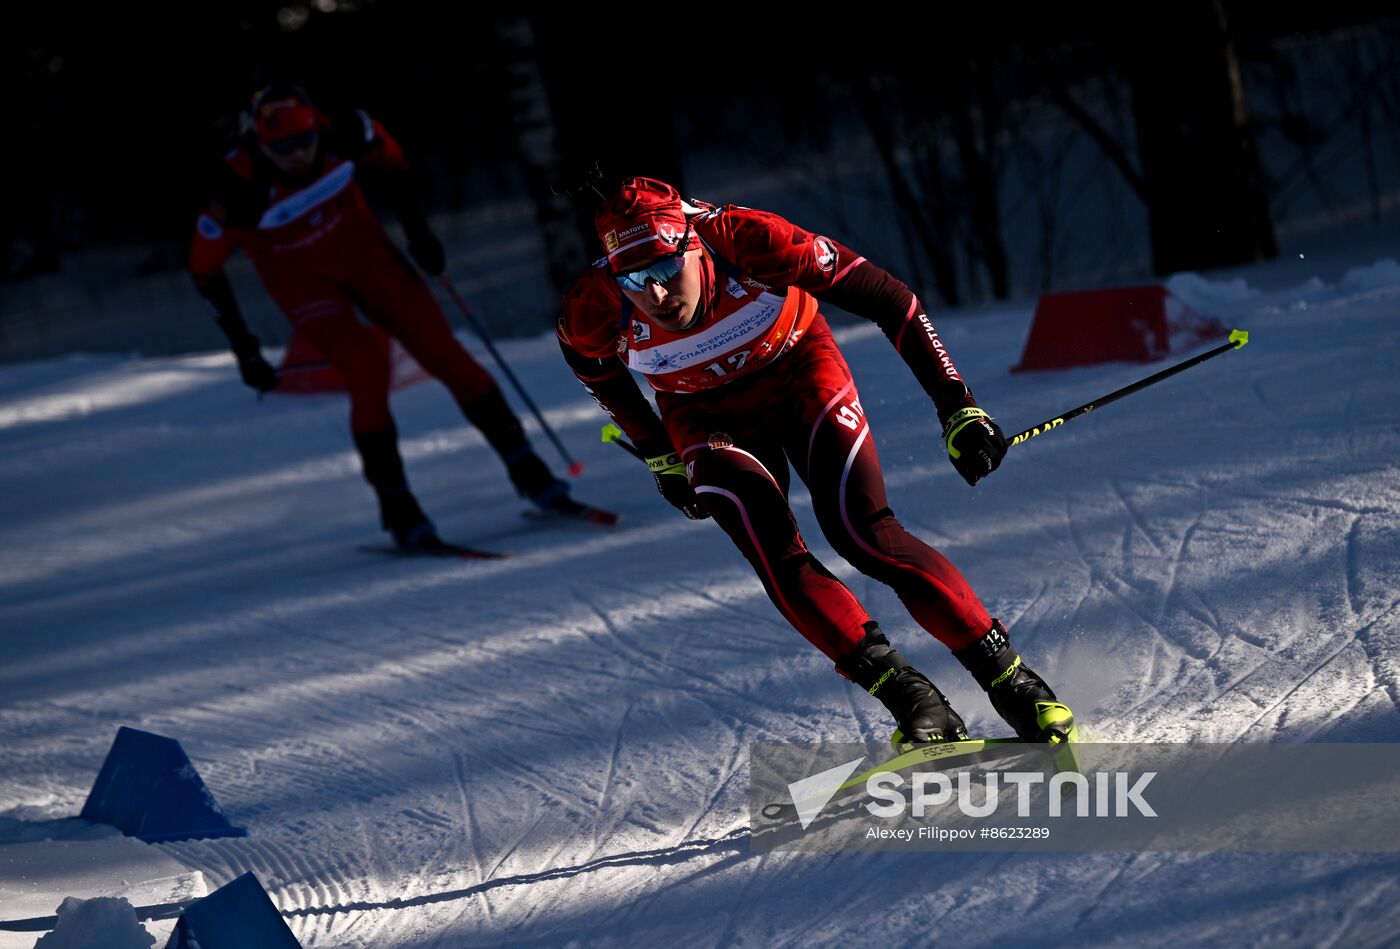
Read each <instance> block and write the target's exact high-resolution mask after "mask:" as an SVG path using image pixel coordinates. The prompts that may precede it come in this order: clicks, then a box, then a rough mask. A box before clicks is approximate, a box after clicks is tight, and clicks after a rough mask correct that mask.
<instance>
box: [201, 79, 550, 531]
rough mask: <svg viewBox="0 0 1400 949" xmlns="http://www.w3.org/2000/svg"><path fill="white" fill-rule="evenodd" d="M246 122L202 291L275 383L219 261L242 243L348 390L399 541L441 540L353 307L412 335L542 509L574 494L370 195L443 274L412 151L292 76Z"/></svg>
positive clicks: (256, 373)
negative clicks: (536, 446) (324, 104)
mask: <svg viewBox="0 0 1400 949" xmlns="http://www.w3.org/2000/svg"><path fill="white" fill-rule="evenodd" d="M249 116H250V125H251V128H250V129H249V131H248V132H247V133H246V134H244V135H243V137H242V140H241V141H240V143H239V144H238V146H237V147H236V148H234V149H233V151H231V152H230V153H229V154H228V155H227V156H226V158H225V160H224V162H223V165H222V166H221V168H220V174H219V177H218V179H217V181H216V183H215V187H214V199H213V200H212V201H211V202H210V203H209V205H208V207H206V208H205V210H204V212H203V213H202V214H200V216H199V218H198V220H197V222H196V226H195V237H194V243H193V245H192V246H191V248H190V270H191V273H192V274H193V276H194V281H195V285H196V287H197V288H198V289H199V292H200V293H201V294H202V295H203V296H204V297H205V299H206V300H207V301H208V302H209V303H210V305H211V306H213V308H214V310H215V311H216V313H217V314H218V324H219V326H220V328H221V329H222V330H223V331H224V333H225V335H227V336H228V338H229V343H230V344H231V346H232V348H233V351H234V354H235V355H236V356H237V358H238V365H239V371H240V373H241V374H242V376H243V379H244V381H245V382H247V383H248V384H249V385H251V386H253V387H254V388H257V389H258V390H260V391H264V390H268V389H274V388H276V387H277V385H278V381H279V377H278V374H277V373H276V372H275V371H274V370H273V369H272V367H271V366H269V365H268V364H267V362H266V361H265V360H264V359H263V357H262V353H261V349H260V346H259V343H258V340H257V338H256V337H255V336H253V335H252V334H251V333H250V332H249V331H248V328H247V326H246V324H245V323H244V321H243V318H242V316H241V314H240V313H239V311H238V305H237V302H236V301H235V299H234V296H233V291H232V287H231V285H230V283H229V280H228V277H227V276H226V275H225V274H224V272H223V266H224V263H225V262H226V261H227V260H228V258H229V255H230V254H232V253H233V251H234V250H235V249H236V248H238V247H242V248H243V250H244V251H245V252H246V253H247V254H248V256H249V257H250V258H251V259H252V261H253V264H254V266H256V267H257V270H258V274H259V276H260V277H262V281H263V284H264V286H266V288H267V291H268V293H269V294H271V296H272V298H273V299H274V300H275V301H276V302H277V304H278V306H279V307H281V309H282V311H283V313H285V314H286V316H287V318H288V319H289V320H290V321H291V322H292V324H293V326H295V328H296V332H297V334H298V335H299V336H301V337H302V338H304V339H306V340H308V341H310V343H311V344H312V345H313V346H314V347H315V348H316V349H318V350H320V351H321V352H322V353H324V354H325V356H326V358H327V359H329V360H330V362H331V364H332V365H334V366H335V367H336V368H337V369H339V370H340V372H341V374H342V375H343V376H344V377H345V381H346V384H347V386H348V388H349V391H350V429H351V433H352V436H353V439H354V442H355V448H356V450H357V451H358V452H359V454H360V459H361V462H362V465H363V468H364V474H365V479H366V480H367V481H368V482H369V483H370V485H371V486H372V487H373V488H374V490H375V493H376V495H377V496H378V498H379V505H380V522H381V524H382V526H383V527H384V528H385V529H386V530H388V531H389V532H390V533H391V534H392V535H393V536H394V539H395V541H396V542H397V543H398V544H399V545H400V546H401V547H427V546H431V545H433V544H436V543H438V541H437V535H436V531H435V529H434V527H433V525H432V522H431V521H429V520H428V518H427V516H426V515H425V514H424V513H423V511H422V509H421V508H420V507H419V505H418V502H417V500H416V499H415V498H414V497H413V494H412V493H411V492H410V490H409V488H408V481H407V478H406V476H405V474H404V469H403V460H402V458H401V457H400V454H399V449H398V432H397V428H396V426H395V425H394V420H393V416H392V415H390V412H389V387H390V381H391V379H390V375H391V365H390V362H389V359H388V356H387V354H386V353H385V351H384V350H383V349H382V348H381V346H380V345H379V342H378V340H377V339H376V336H375V334H374V332H373V331H372V330H371V329H370V328H369V327H367V326H365V325H364V324H363V323H361V322H360V321H359V320H358V319H357V318H356V315H355V311H356V309H358V310H359V311H360V312H362V313H363V314H364V315H365V317H366V318H367V319H369V320H370V321H371V322H372V323H374V324H375V325H377V326H378V327H380V328H382V329H383V330H385V331H387V332H388V333H389V334H391V335H392V336H393V337H395V338H396V339H398V340H399V342H400V343H402V344H403V346H404V348H405V349H406V350H408V352H409V353H410V354H411V355H412V356H413V358H414V359H416V360H417V361H418V364H419V365H420V366H422V367H423V368H424V369H426V370H427V371H428V372H429V373H431V374H432V375H434V376H436V377H437V378H438V379H439V380H440V381H441V382H442V383H443V384H444V385H445V386H447V389H448V391H450V392H451V393H452V396H453V398H454V399H455V400H456V401H457V404H458V405H459V406H460V407H461V410H462V414H463V415H465V416H466V417H467V419H468V420H469V421H471V422H472V423H473V424H474V425H476V427H477V428H479V429H480V430H481V432H482V434H483V435H484V436H485V437H486V440H487V441H488V442H489V443H490V445H491V447H492V448H493V449H495V451H496V453H497V454H498V455H500V457H501V460H502V462H503V463H504V464H505V466H506V471H507V474H508V476H509V477H510V480H511V482H512V484H513V485H514V486H515V488H516V490H517V491H518V492H519V493H520V494H521V495H523V496H525V497H528V498H529V499H530V500H532V501H533V502H534V503H535V504H537V505H539V506H541V507H546V508H548V507H555V506H559V505H564V504H567V503H569V499H568V497H567V494H568V488H567V486H566V485H565V484H564V482H562V481H560V480H558V479H557V478H555V477H554V476H553V475H552V474H551V473H550V471H549V469H548V467H547V466H546V465H545V464H544V462H543V461H542V460H540V458H539V456H538V455H536V454H535V453H534V452H533V451H532V450H531V448H530V444H529V442H528V440H527V439H526V437H525V432H524V430H523V429H522V427H521V425H520V421H519V419H518V418H516V416H515V413H514V412H512V411H511V410H510V407H509V406H508V405H507V404H506V401H505V399H504V397H503V396H502V395H501V392H500V389H499V388H498V387H497V386H496V383H495V381H494V380H493V379H492V378H491V376H490V375H488V374H487V372H486V371H485V370H484V369H482V368H481V366H480V365H478V364H477V362H476V360H474V359H473V358H472V357H471V356H470V355H469V354H468V353H467V351H466V350H465V349H464V348H463V347H462V345H461V343H459V342H457V339H456V337H454V336H453V335H452V331H451V329H450V328H449V327H448V324H447V319H446V317H444V316H443V313H442V310H441V309H440V308H439V307H438V305H437V301H436V300H434V299H433V294H432V292H431V291H430V290H429V289H428V285H427V284H426V283H425V282H424V281H423V278H422V277H420V276H419V275H418V272H417V271H416V270H415V269H414V268H413V265H412V264H411V263H409V261H408V259H407V258H406V257H405V256H404V255H403V253H402V252H400V251H399V249H398V248H397V247H396V246H395V245H394V244H393V242H392V241H390V239H389V235H388V234H387V233H385V230H384V228H383V226H382V225H381V224H380V223H379V219H378V218H377V217H376V216H375V214H374V213H373V212H372V211H371V210H370V208H369V206H368V205H367V204H366V203H365V197H364V195H363V193H362V192H361V190H360V183H359V180H358V178H359V176H360V175H361V174H362V173H364V174H367V175H369V176H371V177H372V178H373V179H375V180H376V181H377V182H378V183H379V184H380V186H381V187H382V188H383V190H384V192H385V194H386V196H387V197H388V199H389V201H390V203H391V204H392V206H393V208H394V211H395V213H396V215H397V216H398V218H399V221H400V223H401V224H402V225H403V228H404V234H405V236H406V237H407V239H408V249H409V252H410V253H411V254H412V255H413V258H414V260H415V261H416V262H417V263H418V265H419V266H420V267H422V268H423V269H424V270H425V271H427V272H428V273H430V274H434V275H438V274H441V273H442V272H443V268H444V266H445V259H444V255H443V248H442V244H441V243H440V242H439V241H438V239H437V238H436V237H435V236H434V235H433V234H432V232H431V230H430V229H429V227H428V222H427V218H426V216H425V214H424V210H423V204H422V201H421V200H420V198H419V195H418V194H417V189H416V187H415V185H414V182H413V179H412V177H411V176H410V175H409V174H408V171H407V165H406V163H405V161H404V156H403V151H402V149H400V148H399V145H398V143H397V142H395V141H394V139H393V138H392V137H390V135H389V133H388V132H386V131H385V130H384V127H383V126H382V125H380V124H379V122H378V121H376V120H375V119H373V118H371V117H370V116H369V115H367V114H365V113H364V112H359V111H355V112H349V113H345V114H342V115H339V116H338V117H334V118H333V117H331V116H328V115H326V114H325V113H323V112H321V111H320V110H319V109H317V108H316V107H315V106H314V105H313V104H312V103H311V101H310V99H309V97H308V96H307V95H306V93H305V92H304V91H303V90H301V89H299V88H297V87H294V86H284V85H273V86H269V87H267V88H265V89H263V90H261V91H259V92H258V93H257V95H255V96H254V98H253V102H252V105H251V106H250V110H249Z"/></svg>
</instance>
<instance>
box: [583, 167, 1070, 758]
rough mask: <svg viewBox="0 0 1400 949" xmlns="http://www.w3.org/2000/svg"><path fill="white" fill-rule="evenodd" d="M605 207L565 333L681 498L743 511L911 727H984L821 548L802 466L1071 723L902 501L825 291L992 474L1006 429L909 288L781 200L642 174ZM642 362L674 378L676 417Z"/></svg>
mask: <svg viewBox="0 0 1400 949" xmlns="http://www.w3.org/2000/svg"><path fill="white" fill-rule="evenodd" d="M595 223H596V225H597V230H598V236H599V238H600V239H601V241H602V243H603V246H604V248H605V249H606V251H607V257H606V258H604V259H602V260H600V261H598V263H597V264H595V265H594V267H593V269H592V270H591V271H590V272H588V273H587V274H585V275H584V276H583V277H581V278H580V279H579V280H578V281H577V282H576V283H575V284H574V286H573V288H572V289H571V290H570V292H569V294H568V295H567V297H566V298H565V301H564V306H563V311H562V314H561V316H560V318H559V326H558V335H559V340H560V343H561V345H562V348H563V351H564V356H565V359H566V360H567V361H568V363H569V366H570V367H571V368H572V369H573V371H574V373H575V374H576V375H577V376H578V378H579V379H580V380H581V381H582V382H583V384H584V386H585V387H586V388H587V389H588V391H589V392H590V393H591V394H592V395H593V396H594V398H595V399H597V401H598V402H599V404H600V405H601V406H602V407H603V409H604V410H605V411H606V412H607V413H608V414H609V415H610V416H611V417H612V418H613V420H614V421H615V422H616V423H617V425H618V426H620V427H621V428H622V429H623V430H624V431H625V432H626V433H627V435H628V436H629V437H630V438H631V439H632V442H633V444H634V445H635V446H636V447H637V448H638V449H639V450H640V454H642V455H643V456H644V457H645V458H646V459H647V465H648V467H649V469H650V470H651V472H652V474H653V475H654V476H655V477H656V481H657V486H658V488H659V490H660V491H661V494H662V495H663V496H664V497H665V498H666V500H667V501H669V502H670V503H671V504H672V505H674V506H675V507H677V508H679V509H680V510H681V511H683V512H684V513H685V514H686V515H687V516H689V517H691V518H702V517H706V516H710V517H713V518H714V519H715V520H716V521H717V522H718V523H719V525H720V526H721V527H723V528H724V530H725V532H726V533H727V534H728V535H729V537H730V539H731V540H733V541H734V543H735V545H736V546H737V547H738V548H739V550H740V551H741V552H742V553H743V555H744V556H745V558H747V559H748V561H749V563H750V564H752V565H753V568H754V570H755V571H756V572H757V573H758V577H759V579H760V580H761V581H762V583H763V586H764V589H765V590H766V591H767V592H768V596H769V598H770V599H771V600H772V601H773V605H774V606H776V607H777V608H778V610H779V612H781V613H782V614H783V616H784V617H786V618H787V620H788V621H789V622H790V623H791V624H792V625H793V626H794V627H796V628H797V630H798V632H800V633H801V634H802V635H803V636H805V637H806V638H807V639H808V640H809V641H810V642H811V643H812V644H813V645H814V646H816V647H817V648H818V649H820V650H821V651H822V652H823V653H825V654H826V655H827V657H828V658H830V659H831V660H832V661H833V662H834V663H835V664H836V669H837V671H838V672H840V673H841V674H842V675H844V676H845V677H846V678H848V679H851V680H852V681H854V682H856V683H857V684H858V685H860V687H861V688H863V689H866V690H867V691H869V692H870V693H871V694H872V695H874V696H875V697H876V698H877V699H879V700H880V701H881V702H882V703H884V705H885V706H886V708H888V709H889V711H890V713H891V714H892V715H893V717H894V719H895V722H896V724H897V726H898V731H897V732H896V733H895V739H894V740H895V742H896V743H897V744H898V743H900V742H901V741H904V742H914V743H922V742H936V741H952V740H958V739H963V738H966V737H967V733H966V730H965V728H964V725H963V721H962V719H961V718H960V717H959V716H958V714H957V713H956V712H954V711H953V709H952V708H950V707H949V705H948V702H947V699H946V698H945V697H944V696H943V694H942V693H941V692H940V691H939V690H938V689H937V688H936V687H935V686H934V685H933V684H932V683H931V682H930V681H929V680H928V679H927V678H926V677H925V676H923V675H922V674H921V673H919V672H918V671H917V670H916V669H914V667H913V666H911V665H910V664H909V663H908V662H907V661H906V660H905V659H904V658H903V657H902V656H901V655H900V654H899V653H898V652H897V651H896V650H895V649H893V648H891V646H890V644H889V641H888V640H887V639H886V638H885V636H884V634H883V633H881V631H880V628H879V626H878V625H877V624H876V623H875V622H874V621H872V620H871V618H870V616H869V615H868V614H867V613H866V611H865V609H864V608H863V607H862V606H861V604H860V603H859V602H858V601H857V600H856V598H855V596H854V595H852V593H851V591H850V590H848V589H847V588H846V587H845V586H844V585H843V584H842V583H841V582H840V581H839V580H837V579H836V577H835V576H833V575H832V574H831V572H830V571H829V570H827V569H826V567H824V566H823V565H822V564H821V563H820V562H818V560H817V559H816V558H815V557H814V556H813V555H812V554H811V552H810V551H809V550H808V549H807V546H806V544H805V543H804V542H803V539H802V535H801V533H800V532H799V531H798V527H797V522H796V521H795V520H794V518H793V514H792V510H791V508H790V507H789V506H788V501H787V492H788V483H789V475H788V466H789V465H791V467H792V468H793V469H794V470H795V471H796V472H797V476H798V477H799V478H801V479H802V480H803V482H805V483H806V485H807V487H808V489H809V490H810V491H811V495H812V506H813V509H814V511H815V513H816V516H817V521H818V523H819V524H820V525H821V529H822V532H823V533H824V534H825V535H826V538H827V540H828V541H829V542H830V543H831V545H832V547H833V548H835V550H836V551H837V552H838V553H840V555H841V556H842V557H844V558H845V559H846V560H848V561H849V562H850V563H851V564H852V565H854V566H855V567H857V568H858V569H859V570H860V571H861V572H862V573H864V574H866V575H867V576H870V577H874V578H875V579H878V580H880V581H881V582H883V583H886V584H888V585H889V586H890V587H892V588H893V589H894V591H895V592H896V593H897V594H898V595H899V597H900V600H901V601H902V602H903V603H904V605H905V607H906V608H907V609H908V610H909V612H910V614H911V615H912V616H913V617H914V619H915V620H916V621H917V622H918V623H919V625H920V626H922V627H923V628H924V629H926V630H927V631H928V632H929V633H930V634H932V635H933V636H934V637H935V638H937V639H938V640H939V641H940V642H942V643H943V644H944V645H945V646H947V647H948V648H949V649H951V650H952V651H953V655H954V656H956V657H957V658H958V660H959V661H960V662H961V663H962V664H963V665H964V666H965V667H966V668H967V670H968V671H969V672H970V673H971V674H972V675H973V677H974V678H975V679H976V680H977V682H978V683H979V684H980V685H981V686H982V688H983V689H984V690H986V691H987V693H988V696H989V698H990V700H991V704H992V706H993V708H995V709H996V711H997V712H998V714H1000V715H1001V717H1002V718H1004V719H1005V720H1006V721H1007V722H1008V723H1009V724H1010V725H1011V727H1012V728H1014V729H1015V731H1016V734H1017V735H1018V736H1019V737H1020V738H1022V739H1023V740H1028V741H1052V742H1058V741H1064V740H1067V738H1068V736H1069V732H1070V729H1071V727H1072V725H1073V715H1072V714H1071V712H1070V710H1069V709H1068V708H1067V707H1066V706H1064V705H1063V704H1061V703H1060V702H1059V701H1057V700H1056V698H1055V694H1054V693H1053V692H1052V691H1051V689H1050V687H1049V686H1047V685H1046V684H1045V682H1044V680H1042V679H1041V678H1040V677H1039V676H1038V675H1036V674H1035V673H1034V672H1032V671H1031V670H1030V668H1028V667H1027V666H1026V664H1025V663H1024V662H1022V660H1021V657H1020V655H1019V654H1018V653H1017V652H1016V650H1015V649H1014V648H1013V647H1012V645H1011V643H1010V641H1009V639H1008V638H1007V633H1006V630H1005V628H1003V626H1002V624H1001V623H1000V622H998V621H997V620H995V619H993V618H991V617H990V616H989V615H988V614H987V610H986V608H985V607H983V605H982V602H981V601H980V600H979V599H978V598H977V595H976V594H975V593H974V592H973V591H972V589H971V588H970V587H969V586H968V584H967V581H966V580H964V579H963V577H962V575H961V574H960V573H958V571H957V570H956V569H955V568H954V567H953V565H952V564H951V563H949V562H948V561H947V560H946V559H945V558H944V557H943V556H942V555H941V554H939V553H938V552H937V551H935V550H933V549H932V548H931V547H929V546H928V545H927V544H925V543H923V542H922V541H921V540H919V539H918V538H917V537H915V536H913V535H912V534H910V533H909V532H908V531H906V530H905V529H904V527H903V526H901V524H900V523H899V521H898V520H897V519H896V518H895V516H894V512H893V511H891V510H890V506H889V502H888V501H887V499H886V496H885V485H884V476H883V474H882V472H881V470H880V462H879V459H878V457H877V456H876V453H875V442H874V440H873V438H872V437H871V433H870V424H869V422H868V421H867V419H866V417H865V412H864V410H863V409H862V407H861V403H860V396H859V394H858V393H857V392H856V387H855V383H854V382H853V381H852V379H851V373H850V370H849V369H848V368H847V367H846V362H845V360H844V359H843V358H842V356H841V353H840V351H839V350H838V349H837V347H836V343H835V341H834V339H833V338H832V335H831V332H830V331H829V330H828V328H827V324H826V320H825V319H824V318H823V316H822V314H821V313H820V312H819V310H818V301H821V302H824V303H831V304H834V305H836V306H839V307H841V308H843V309H845V310H849V311H850V312H852V313H855V314H857V315H859V316H863V317H865V318H867V319H869V320H872V321H873V322H875V323H876V324H878V325H879V326H880V328H881V329H882V330H883V331H884V333H885V335H886V336H887V337H889V339H890V341H891V342H892V343H893V344H894V346H895V349H896V350H897V351H898V352H899V354H900V356H901V357H903V359H904V361H905V363H907V364H908V366H909V368H910V369H911V370H912V371H913V373H914V376H915V378H916V379H918V381H919V383H920V384H921V385H922V386H923V387H924V390H925V391H926V392H927V393H928V395H929V397H930V398H931V399H932V400H933V403H934V405H935V407H936V409H937V412H938V416H939V419H940V420H941V422H942V424H943V438H944V442H945V445H946V448H947V450H948V454H949V456H950V458H951V460H952V462H953V465H954V467H955V468H956V469H957V470H958V473H959V474H961V475H962V476H963V478H964V479H966V480H967V482H968V484H972V485H975V484H976V483H977V481H978V480H979V479H980V478H982V477H985V476H986V475H988V474H990V473H991V472H992V471H993V470H995V469H996V467H997V465H998V464H999V463H1000V461H1001V458H1002V456H1003V455H1004V454H1005V452H1006V442H1005V439H1004V438H1003V436H1002V433H1001V430H1000V429H999V428H998V427H997V425H996V423H995V422H994V421H992V419H991V418H990V417H989V416H988V415H987V413H986V412H984V411H983V410H982V409H980V408H978V406H977V402H976V400H974V399H973V397H972V392H971V391H970V390H969V389H968V387H967V386H966V385H965V384H964V382H963V380H962V377H961V376H960V375H959V374H958V371H957V368H956V367H955V366H954V365H953V361H952V359H951V358H950V356H949V355H948V351H947V349H946V347H945V346H944V345H943V342H942V341H941V340H940V339H939V337H938V334H937V332H936V331H935V330H934V328H933V325H932V324H931V323H930V322H929V320H928V318H927V317H926V316H925V315H924V312H923V307H922V306H921V305H920V303H919V301H918V299H917V298H916V297H915V296H914V294H913V293H912V292H911V291H910V290H909V288H908V287H906V286H905V285H904V284H903V283H901V282H899V281H898V280H896V279H895V278H894V277H892V276H890V275H889V274H888V273H886V272H885V271H884V270H881V269H880V268H879V267H876V266H875V265H874V264H872V263H871V262H870V261H868V260H866V259H865V258H864V257H861V256H860V255H858V254H856V253H855V252H853V251H851V250H850V249H849V248H847V247H844V246H842V245H841V244H839V243H837V242H836V241H834V240H832V239H830V238H828V237H822V236H819V235H815V234H811V233H808V232H807V231H804V230H802V229H801V228H799V227H797V226H795V225H794V224H792V223H790V222H788V221H786V220H784V219H783V218H781V217H778V216H776V215H774V214H770V213H767V212H765V211H755V210H751V209H749V208H742V207H736V206H734V205H727V206H725V207H718V208H717V207H712V206H708V205H701V204H699V203H689V202H685V201H683V200H682V199H681V196H680V194H679V193H677V192H676V190H675V189H674V188H672V187H671V186H670V185H667V184H665V183H663V182H659V181H655V180H653V179H649V178H634V179H631V180H630V181H628V182H626V183H624V184H623V185H622V187H621V188H620V189H619V190H618V191H617V192H616V193H615V194H614V195H613V196H612V197H610V198H608V199H606V200H605V201H604V203H603V205H602V206H601V207H600V208H599V209H598V211H597V215H596V218H595ZM629 368H630V369H633V370H636V371H638V372H641V373H642V374H643V375H645V376H646V378H647V381H648V382H650V384H651V386H652V388H653V389H655V390H656V402H657V405H658V407H659V408H660V410H661V417H660V419H658V418H657V417H656V414H655V413H654V412H653V411H652V410H651V407H650V405H649V404H648V403H647V400H646V398H645V397H644V396H643V395H642V393H641V391H640V390H639V389H638V388H637V385H636V383H635V382H634V381H633V379H632V377H631V375H630V373H629V372H628V369H629Z"/></svg>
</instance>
